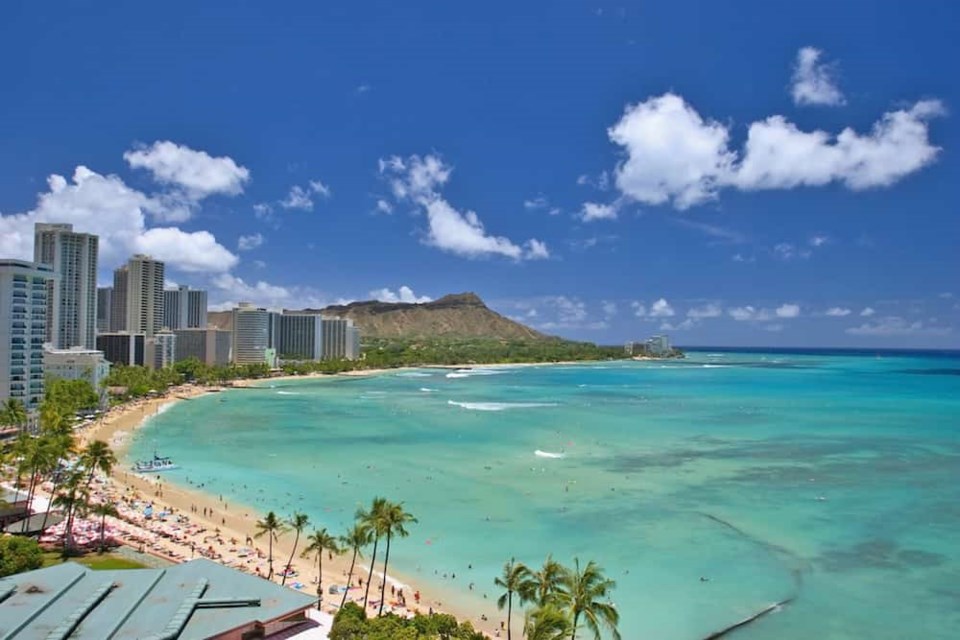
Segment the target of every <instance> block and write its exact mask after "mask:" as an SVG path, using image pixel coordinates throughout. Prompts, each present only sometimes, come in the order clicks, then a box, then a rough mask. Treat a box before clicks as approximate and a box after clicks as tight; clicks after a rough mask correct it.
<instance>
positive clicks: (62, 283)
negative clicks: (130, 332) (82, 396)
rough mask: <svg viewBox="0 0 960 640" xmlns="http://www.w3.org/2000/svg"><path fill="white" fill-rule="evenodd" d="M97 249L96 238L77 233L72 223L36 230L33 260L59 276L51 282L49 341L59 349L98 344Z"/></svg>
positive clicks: (48, 309) (38, 224) (49, 291)
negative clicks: (47, 266) (46, 266)
mask: <svg viewBox="0 0 960 640" xmlns="http://www.w3.org/2000/svg"><path fill="white" fill-rule="evenodd" d="M98 246H99V238H98V237H97V236H95V235H92V234H89V233H77V232H75V231H74V230H73V225H72V224H49V223H43V222H38V223H37V224H36V225H35V227H34V244H33V260H34V262H36V263H37V264H45V265H49V266H50V267H51V268H52V269H53V271H54V273H56V274H57V276H58V278H57V279H56V281H53V280H50V281H49V282H48V290H47V335H46V341H47V342H49V343H51V344H53V345H54V346H55V347H58V348H60V349H66V348H68V347H76V346H80V347H84V348H86V349H93V348H94V346H95V344H96V332H97V250H98Z"/></svg>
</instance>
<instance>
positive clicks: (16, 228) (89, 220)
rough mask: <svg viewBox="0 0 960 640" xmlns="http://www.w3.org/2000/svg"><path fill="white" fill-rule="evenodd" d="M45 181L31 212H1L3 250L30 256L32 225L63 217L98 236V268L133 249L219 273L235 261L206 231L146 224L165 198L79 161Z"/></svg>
mask: <svg viewBox="0 0 960 640" xmlns="http://www.w3.org/2000/svg"><path fill="white" fill-rule="evenodd" d="M47 185H48V190H47V191H46V192H43V193H41V194H39V196H38V198H37V204H36V207H35V208H34V209H32V210H31V211H28V212H25V213H19V214H11V215H5V216H0V253H2V255H6V256H10V257H17V258H23V259H31V258H32V255H33V227H34V224H35V223H37V222H64V223H71V224H73V225H74V229H75V230H76V231H82V232H86V233H93V234H96V235H98V236H100V267H101V268H103V269H110V268H112V267H115V266H117V265H118V264H120V263H122V262H124V261H126V260H127V258H129V256H130V255H131V254H134V253H149V254H151V255H153V256H154V257H156V258H158V259H160V260H163V261H165V262H167V263H168V264H169V265H170V266H171V267H173V268H174V269H180V270H183V271H191V272H215V273H216V272H223V271H227V270H229V269H231V268H232V267H233V266H234V265H236V264H237V262H238V259H237V257H236V256H235V255H234V254H232V253H231V252H230V251H228V250H227V249H226V248H224V247H223V246H222V245H220V244H219V243H218V242H217V241H216V239H215V238H214V236H213V235H212V234H210V233H209V232H206V231H194V232H186V231H182V230H181V229H179V228H177V227H153V228H148V225H147V217H148V216H147V214H153V213H155V212H156V211H157V210H158V209H160V210H162V209H163V207H164V206H165V204H164V201H163V200H164V198H163V197H160V196H156V195H147V194H145V193H143V192H141V191H138V190H136V189H133V188H131V187H130V186H128V185H127V184H125V183H124V181H123V180H122V179H121V178H119V177H118V176H115V175H102V174H99V173H97V172H95V171H92V170H90V169H88V168H87V167H84V166H78V167H77V168H76V170H75V171H74V172H73V176H72V179H71V180H70V181H68V180H67V179H66V178H65V177H63V176H60V175H56V174H54V175H51V176H50V177H49V178H48V179H47ZM162 195H163V194H161V196H162Z"/></svg>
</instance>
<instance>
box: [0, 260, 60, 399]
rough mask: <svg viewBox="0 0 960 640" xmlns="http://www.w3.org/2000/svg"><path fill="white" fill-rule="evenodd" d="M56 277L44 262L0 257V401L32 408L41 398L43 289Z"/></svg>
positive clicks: (44, 306)
mask: <svg viewBox="0 0 960 640" xmlns="http://www.w3.org/2000/svg"><path fill="white" fill-rule="evenodd" d="M56 279H57V275H56V273H55V272H54V270H53V267H50V266H48V265H39V264H34V263H32V262H25V261H23V260H5V259H4V260H0V401H5V400H7V399H10V398H15V399H17V400H19V401H20V402H22V403H23V405H24V407H25V408H26V409H27V410H33V409H36V408H37V407H38V406H39V405H40V402H41V401H42V400H43V376H44V370H43V343H44V341H45V340H46V335H47V291H48V283H49V281H50V280H54V281H56ZM54 285H56V282H54Z"/></svg>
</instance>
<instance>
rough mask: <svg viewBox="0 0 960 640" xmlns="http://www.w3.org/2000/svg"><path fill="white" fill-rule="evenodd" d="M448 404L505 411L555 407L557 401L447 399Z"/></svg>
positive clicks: (479, 409) (462, 407)
mask: <svg viewBox="0 0 960 640" xmlns="http://www.w3.org/2000/svg"><path fill="white" fill-rule="evenodd" d="M447 404H449V405H453V406H454V407H460V408H461V409H469V410H470V411H505V410H507V409H535V408H537V407H555V406H557V403H556V402H457V401H455V400H447Z"/></svg>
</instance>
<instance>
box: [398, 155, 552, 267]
mask: <svg viewBox="0 0 960 640" xmlns="http://www.w3.org/2000/svg"><path fill="white" fill-rule="evenodd" d="M379 168H380V174H381V175H382V176H383V177H384V179H385V180H387V182H388V184H389V185H390V190H391V192H392V193H393V196H394V198H396V199H397V200H398V201H409V202H412V203H413V204H415V205H417V206H418V207H419V208H420V210H421V211H422V212H423V213H424V214H425V215H426V217H427V233H426V237H425V238H424V243H425V244H428V245H430V246H434V247H437V248H438V249H441V250H442V251H446V252H449V253H452V254H454V255H458V256H463V257H467V258H480V257H486V256H495V255H500V256H506V257H508V258H511V259H513V260H538V259H544V258H547V257H549V255H550V252H549V250H548V249H547V246H546V244H544V243H543V242H542V241H539V240H536V239H531V240H528V241H527V242H525V243H523V244H522V245H521V244H517V243H515V242H513V241H512V240H510V239H509V238H506V237H504V236H496V235H492V234H490V233H488V232H487V230H486V228H485V227H484V225H483V222H482V221H481V220H480V217H479V216H478V215H477V213H476V212H474V211H470V210H463V211H461V210H459V209H457V208H456V207H454V206H453V205H452V204H450V202H449V201H448V200H447V199H446V198H444V197H443V195H442V193H441V188H442V187H443V185H444V184H445V183H446V182H447V181H448V180H449V179H450V174H451V172H452V168H451V167H450V166H448V165H446V164H445V163H444V162H443V161H442V160H441V159H440V158H439V157H438V156H435V155H427V156H424V157H422V158H421V157H420V156H417V155H413V156H410V157H408V158H400V157H398V156H393V157H391V158H387V159H381V160H380V163H379Z"/></svg>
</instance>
